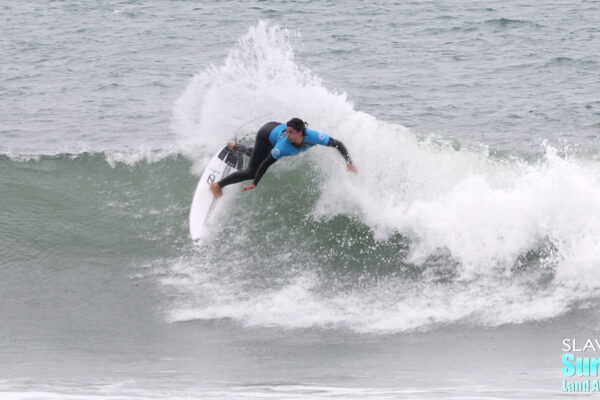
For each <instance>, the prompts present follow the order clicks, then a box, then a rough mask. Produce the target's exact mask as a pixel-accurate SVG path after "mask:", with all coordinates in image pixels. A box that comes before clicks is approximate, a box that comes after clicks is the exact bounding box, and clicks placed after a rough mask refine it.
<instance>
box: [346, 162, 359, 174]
mask: <svg viewBox="0 0 600 400" xmlns="http://www.w3.org/2000/svg"><path fill="white" fill-rule="evenodd" d="M346 169H347V170H348V171H350V172H352V173H353V174H358V170H357V169H356V167H355V166H354V164H352V163H349V164H348V165H346Z"/></svg>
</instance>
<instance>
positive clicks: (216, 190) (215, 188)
mask: <svg viewBox="0 0 600 400" xmlns="http://www.w3.org/2000/svg"><path fill="white" fill-rule="evenodd" d="M210 191H211V192H212V194H213V195H214V196H215V197H216V198H219V197H221V196H223V189H221V186H219V184H218V183H217V182H213V183H211V184H210Z"/></svg>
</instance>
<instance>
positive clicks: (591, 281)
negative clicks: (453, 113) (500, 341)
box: [0, 22, 600, 333]
mask: <svg viewBox="0 0 600 400" xmlns="http://www.w3.org/2000/svg"><path fill="white" fill-rule="evenodd" d="M290 36H291V35H290V33H289V32H287V31H285V30H283V29H280V28H279V27H277V26H273V25H269V24H267V23H262V22H261V23H259V24H257V25H256V26H255V27H253V28H251V29H250V30H249V32H248V33H247V34H246V35H245V36H244V37H242V38H241V39H240V40H239V42H238V43H237V45H236V46H235V47H234V48H232V49H231V50H230V52H229V55H228V57H227V58H226V60H225V61H224V62H223V63H222V64H220V65H211V66H209V67H208V68H206V69H205V70H204V71H202V72H200V73H198V74H197V75H196V76H195V77H194V78H193V79H192V80H191V82H190V83H189V86H188V87H187V88H186V89H185V91H184V92H183V93H182V94H181V96H180V97H179V99H178V100H177V101H176V103H175V105H174V109H173V121H172V127H173V130H174V131H175V133H176V141H177V143H176V145H175V146H174V147H173V150H165V149H163V150H160V151H154V152H153V151H140V152H135V151H124V152H114V151H111V152H109V151H105V152H90V153H85V152H82V153H77V154H75V153H73V154H68V153H66V154H65V153H63V154H53V155H51V154H46V155H44V154H34V155H27V154H4V155H2V156H0V165H1V168H2V171H3V172H2V175H1V176H0V179H1V181H0V186H1V187H2V188H3V194H2V196H0V222H2V223H1V224H0V235H2V241H3V243H4V244H5V246H3V249H2V250H1V251H2V254H1V256H2V259H3V260H5V261H6V262H7V263H8V265H17V264H22V263H23V262H25V261H26V262H27V263H28V265H35V264H36V263H37V262H38V261H42V260H43V261H44V262H45V263H50V264H52V260H55V259H56V260H57V262H56V263H55V264H56V268H59V264H60V260H61V259H62V258H61V257H62V256H61V255H64V254H71V255H72V256H74V257H79V256H82V257H83V255H85V256H86V257H89V258H90V259H93V260H95V261H94V262H96V261H97V260H106V259H108V260H109V261H108V262H105V264H106V268H105V269H102V270H98V272H96V273H98V274H111V273H113V272H114V271H117V270H118V269H119V268H120V265H123V263H132V262H133V263H135V264H136V268H137V269H138V271H140V272H139V274H142V275H144V276H146V275H148V276H151V279H153V280H154V281H155V282H157V283H158V284H159V288H160V299H156V295H152V296H153V297H150V298H151V299H152V301H157V303H159V304H160V305H159V306H157V307H159V308H160V309H161V310H164V314H165V316H166V319H167V320H168V321H170V322H178V321H190V320H215V319H223V318H225V319H231V320H234V321H237V322H238V323H240V324H242V325H244V326H274V327H282V328H290V329H291V328H342V329H349V330H352V331H357V332H369V333H393V332H403V331H413V330H427V329H432V328H435V327H437V326H439V325H445V324H468V325H475V326H497V325H501V324H509V323H524V322H530V321H538V320H544V319H549V318H553V317H556V316H560V315H563V314H565V313H566V312H568V311H570V310H573V309H577V308H586V307H591V306H593V305H595V304H597V300H598V295H599V291H600V283H598V282H600V279H598V278H599V276H598V274H599V273H598V266H599V263H600V246H599V245H598V243H599V242H600V177H599V175H598V171H599V170H600V169H599V168H598V166H599V165H598V161H597V160H594V159H593V157H589V155H588V156H586V155H583V154H572V153H570V152H569V151H568V149H567V151H564V150H560V151H559V150H557V149H556V148H554V147H552V146H546V147H545V151H544V152H543V153H542V154H539V155H537V156H531V155H524V154H516V153H494V152H490V151H488V150H487V149H486V148H485V147H484V146H476V145H474V144H469V143H458V142H450V141H447V140H443V139H441V138H439V137H436V136H431V135H430V136H419V135H416V134H415V133H413V132H412V131H411V130H409V129H407V128H406V127H403V126H401V125H398V124H392V123H387V122H384V121H381V120H378V119H377V118H375V117H374V116H372V115H369V114H367V113H364V112H360V111H357V110H356V109H355V108H354V106H353V105H352V104H351V103H350V102H349V101H348V99H347V97H346V95H345V94H344V93H337V92H332V91H331V90H329V89H328V88H327V87H326V85H325V84H324V83H323V82H322V80H321V79H319V77H318V76H316V75H315V74H314V73H312V72H311V71H310V70H308V69H306V68H303V67H301V66H299V65H298V63H297V62H296V60H295V58H294V52H293V49H292V46H291V44H290ZM292 116H299V117H302V118H303V119H305V120H307V121H308V122H309V124H310V127H312V128H314V129H317V130H320V131H323V132H326V133H328V134H330V135H331V136H333V137H335V138H336V139H339V140H341V141H343V142H344V143H345V144H346V146H347V147H348V149H349V151H350V153H351V155H352V157H353V159H354V161H355V164H356V165H357V167H358V169H359V171H360V173H359V175H357V176H354V175H351V174H349V173H347V171H346V170H345V169H344V165H343V160H342V159H341V157H340V156H339V154H337V152H335V151H334V150H332V149H328V148H322V147H320V148H315V149H312V150H311V151H309V152H307V153H304V154H302V155H301V156H299V157H295V158H290V159H284V160H281V161H280V162H278V163H277V164H275V165H274V166H273V167H271V169H270V170H269V172H268V174H267V175H265V177H264V178H263V180H262V181H261V184H260V186H259V187H258V188H257V189H256V190H254V191H252V192H248V193H243V194H240V193H239V192H238V190H239V187H238V188H236V187H228V188H227V189H226V196H225V197H226V198H225V199H224V200H223V201H222V202H221V203H222V207H221V210H220V211H219V214H218V218H217V224H215V226H213V234H212V236H211V238H210V240H205V241H204V242H202V243H199V244H198V245H196V246H194V245H193V244H192V243H190V240H189V237H188V231H187V214H188V212H189V204H190V202H191V198H192V194H193V191H194V187H195V184H196V180H197V178H198V176H199V174H200V173H201V171H202V169H203V167H204V166H205V165H206V163H207V161H208V159H209V158H210V157H211V155H212V154H213V153H214V151H215V150H216V149H217V148H218V147H219V146H221V145H222V144H223V142H224V141H225V140H227V139H230V138H231V137H232V136H233V132H236V131H237V132H238V137H243V136H247V135H252V134H253V133H254V132H255V131H256V130H257V129H258V128H259V127H260V125H261V124H262V123H264V122H266V121H268V120H279V121H286V120H287V119H289V118H290V117H292ZM257 117H261V118H259V119H257ZM248 121H250V122H249V123H247V122H248ZM240 126H241V128H240ZM175 149H177V150H175ZM178 149H185V150H183V151H180V150H178ZM190 171H191V173H190ZM65 204H68V205H69V206H68V207H65ZM24 260H25V261H24ZM111 260H112V261H111ZM11 263H12V264H11ZM111 271H112V272H111ZM15 276H17V275H15ZM107 276H108V275H107ZM17 281H18V280H17V279H16V278H15V282H17ZM86 282H87V281H86ZM99 282H102V279H100V280H99ZM87 284H89V285H96V283H86V285H87ZM14 290H15V292H19V290H20V289H18V288H16V289H14ZM56 290H59V289H56ZM86 290H87V289H85V290H84V289H81V292H82V293H81V296H82V298H85V292H86ZM98 290H100V289H98ZM123 293H125V290H124V291H123ZM122 300H123V302H127V301H128V300H127V299H122ZM111 301H112V300H111ZM132 301H133V300H132ZM69 304H70V303H69ZM115 304H116V302H115ZM165 304H166V305H165ZM66 306H67V307H68V304H67V305H66ZM73 312H74V313H77V312H78V311H77V310H76V309H75V310H73ZM115 324H116V325H118V322H116V323H115Z"/></svg>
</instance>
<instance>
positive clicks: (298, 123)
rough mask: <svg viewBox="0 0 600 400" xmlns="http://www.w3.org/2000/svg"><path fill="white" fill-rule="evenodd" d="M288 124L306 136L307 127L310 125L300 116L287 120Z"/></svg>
mask: <svg viewBox="0 0 600 400" xmlns="http://www.w3.org/2000/svg"><path fill="white" fill-rule="evenodd" d="M287 126H289V127H290V128H294V129H295V130H297V131H300V132H302V136H306V127H307V126H308V123H307V122H306V121H302V120H301V119H300V118H292V119H290V120H289V121H288V122H287Z"/></svg>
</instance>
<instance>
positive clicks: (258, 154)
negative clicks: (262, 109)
mask: <svg viewBox="0 0 600 400" xmlns="http://www.w3.org/2000/svg"><path fill="white" fill-rule="evenodd" d="M278 125H281V123H280V122H274V121H273V122H267V123H266V124H264V125H263V126H262V127H261V128H260V129H259V130H258V132H257V134H256V142H255V143H254V149H253V150H252V153H251V154H252V155H251V156H250V163H249V164H248V168H246V169H245V170H243V171H237V172H234V173H232V174H231V175H228V176H226V177H225V178H223V179H221V180H220V181H219V182H218V184H219V186H220V187H221V188H223V187H225V186H227V185H231V184H233V183H238V182H241V181H245V180H248V179H254V182H253V183H254V185H258V182H259V181H260V179H261V178H262V176H263V175H264V173H265V172H266V170H267V168H269V167H270V166H271V165H272V164H273V163H275V161H277V160H276V159H275V158H273V156H272V155H271V150H273V145H272V144H271V142H270V141H269V135H270V134H271V131H272V130H273V128H275V127H276V126H278ZM327 146H331V147H335V148H336V149H338V151H339V152H340V153H341V154H342V156H343V157H344V159H345V160H346V162H347V163H351V162H352V161H351V160H350V155H349V154H348V151H347V150H346V147H345V146H344V144H343V143H342V142H340V141H339V140H335V139H334V138H331V137H330V138H329V143H328V144H327ZM235 148H236V149H237V150H238V151H242V152H244V153H246V154H248V155H249V153H250V152H249V149H247V148H245V147H244V146H241V145H239V144H237V145H235Z"/></svg>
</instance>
